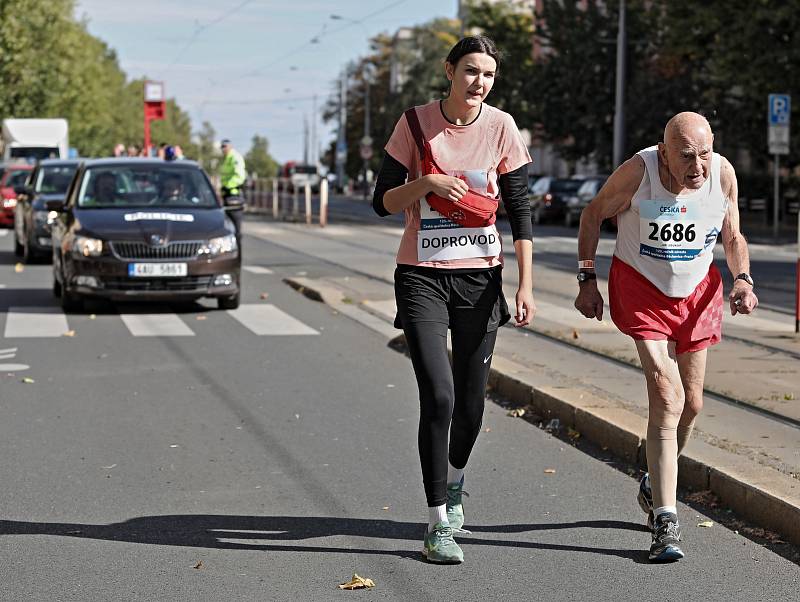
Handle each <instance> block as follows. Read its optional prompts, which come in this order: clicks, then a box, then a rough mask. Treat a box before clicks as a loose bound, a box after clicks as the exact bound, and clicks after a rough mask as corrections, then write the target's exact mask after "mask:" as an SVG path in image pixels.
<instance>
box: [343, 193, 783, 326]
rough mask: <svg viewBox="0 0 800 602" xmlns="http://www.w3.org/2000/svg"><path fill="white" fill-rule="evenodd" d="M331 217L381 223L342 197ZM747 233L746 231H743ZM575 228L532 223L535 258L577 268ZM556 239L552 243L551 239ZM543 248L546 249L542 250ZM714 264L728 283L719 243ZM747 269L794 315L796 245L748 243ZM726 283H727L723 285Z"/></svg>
mask: <svg viewBox="0 0 800 602" xmlns="http://www.w3.org/2000/svg"><path fill="white" fill-rule="evenodd" d="M330 212H331V215H332V219H334V218H335V219H350V220H358V221H364V222H368V223H373V224H374V223H380V220H381V218H379V217H378V216H377V215H375V212H374V211H373V210H372V205H371V203H370V202H367V201H363V200H360V199H359V200H357V201H353V200H350V199H348V198H345V197H341V196H333V197H331V200H330ZM382 219H383V223H387V224H397V225H402V223H403V222H402V216H401V215H396V216H390V217H386V218H382ZM497 223H498V227H499V229H500V231H501V232H502V233H504V234H506V235H508V240H510V239H511V238H510V235H511V229H510V227H509V225H508V221H507V220H506V219H505V218H504V217H500V218H498V222H497ZM745 234H747V232H745ZM577 236H578V229H577V227H575V228H565V227H564V226H563V225H555V224H549V223H548V224H539V225H536V226H534V237H535V238H536V242H535V244H534V261H535V262H536V264H541V265H544V266H547V267H550V268H554V269H558V270H564V271H567V272H568V273H570V274H571V273H573V272H574V271H575V270H576V267H575V261H576V253H577ZM602 237H603V239H605V240H606V241H607V244H610V245H612V247H611V249H612V250H613V241H614V238H615V234H613V233H609V232H603V233H602ZM554 240H555V241H558V242H557V243H556V244H553V241H554ZM542 251H546V252H542ZM601 255H602V253H601V254H599V255H598V259H599V261H598V266H597V270H598V274H599V275H600V276H601V277H604V278H605V277H607V276H608V268H609V267H610V261H603V258H602V257H601ZM715 263H716V265H717V267H718V268H719V269H720V271H721V272H722V274H723V276H724V278H725V279H726V280H725V282H726V283H727V282H729V278H730V276H729V274H730V271H729V270H728V267H727V264H726V263H725V257H724V253H723V251H722V247H721V245H719V246H718V247H717V249H716V252H715ZM750 264H751V265H750V271H751V273H752V274H753V277H754V278H755V280H756V284H757V287H756V292H757V293H758V297H759V302H760V303H761V306H762V307H764V308H767V309H771V310H773V311H778V312H781V313H786V314H792V315H794V310H795V294H796V292H795V279H796V269H797V268H796V264H797V247H796V245H790V246H787V245H783V246H778V247H771V246H769V245H764V244H751V245H750ZM726 286H727V284H726Z"/></svg>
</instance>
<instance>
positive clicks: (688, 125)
mask: <svg viewBox="0 0 800 602" xmlns="http://www.w3.org/2000/svg"><path fill="white" fill-rule="evenodd" d="M691 134H700V135H708V136H709V137H710V138H711V139H712V140H713V138H714V134H713V133H712V132H711V124H710V123H708V119H706V118H705V117H703V116H702V115H701V114H700V113H693V112H692V111H684V112H683V113H678V114H677V115H675V116H674V117H672V119H670V120H669V121H668V122H667V125H666V127H665V128H664V142H666V143H667V144H669V142H670V140H672V139H674V138H675V137H676V136H677V137H679V138H683V137H685V136H687V135H691Z"/></svg>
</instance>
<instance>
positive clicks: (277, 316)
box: [0, 303, 319, 339]
mask: <svg viewBox="0 0 800 602" xmlns="http://www.w3.org/2000/svg"><path fill="white" fill-rule="evenodd" d="M155 309H157V308H151V310H155ZM201 315H202V316H203V317H204V318H205V319H204V320H203V321H197V320H196V318H197V316H195V315H194V314H186V315H178V314H176V313H172V312H170V311H166V310H165V311H155V312H154V313H121V314H111V315H103V316H101V318H102V319H101V320H96V321H95V320H93V321H92V322H91V327H92V328H96V327H99V326H100V324H101V323H103V322H107V321H108V320H120V321H121V322H122V324H123V325H124V326H125V328H126V329H127V331H128V333H129V334H130V335H131V336H133V337H192V336H196V335H197V334H202V333H203V332H208V327H207V325H208V324H214V323H215V322H217V321H218V320H229V321H230V322H229V324H230V327H232V328H236V327H237V326H236V325H237V324H238V325H240V326H243V327H244V328H245V329H246V330H248V331H249V332H250V333H252V334H254V335H257V336H308V335H319V331H317V330H315V329H314V328H312V327H311V326H309V325H307V324H305V323H304V322H302V321H301V320H299V319H297V318H295V317H294V316H292V315H290V314H288V313H286V312H285V311H283V310H282V309H280V308H278V307H276V306H275V305H271V304H266V303H264V304H257V303H254V304H242V305H241V306H239V308H238V309H235V310H229V311H226V312H219V311H211V312H208V313H205V314H201ZM87 321H88V320H87V316H81V315H76V316H72V315H70V316H68V315H66V314H64V313H63V312H62V311H61V309H60V308H57V307H52V306H43V307H10V308H9V309H8V311H7V312H5V316H3V312H0V324H3V322H5V326H4V329H3V336H4V337H5V338H7V339H17V338H20V339H27V338H60V337H63V336H73V335H74V334H75V330H74V328H76V326H75V324H76V323H81V324H82V328H85V327H86V322H87ZM197 331H200V332H197Z"/></svg>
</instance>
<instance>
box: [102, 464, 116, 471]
mask: <svg viewBox="0 0 800 602" xmlns="http://www.w3.org/2000/svg"><path fill="white" fill-rule="evenodd" d="M116 466H117V465H116V464H112V465H111V466H103V468H105V469H106V470H111V469H112V468H116Z"/></svg>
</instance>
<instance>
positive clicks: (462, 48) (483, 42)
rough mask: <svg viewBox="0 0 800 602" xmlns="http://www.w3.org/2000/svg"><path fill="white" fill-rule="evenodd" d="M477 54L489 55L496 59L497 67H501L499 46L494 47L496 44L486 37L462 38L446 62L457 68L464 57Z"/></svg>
mask: <svg viewBox="0 0 800 602" xmlns="http://www.w3.org/2000/svg"><path fill="white" fill-rule="evenodd" d="M475 52H480V53H482V54H488V55H489V56H490V57H492V58H493V59H494V62H495V63H497V66H498V67H499V66H500V51H499V50H497V46H495V45H494V42H493V41H492V40H491V39H489V38H487V37H486V36H467V37H466V38H461V39H460V40H459V41H458V42H456V45H455V46H453V47H452V48H451V49H450V54H448V55H447V59H446V60H447V62H448V63H450V64H451V65H453V67H455V66H456V65H458V61H460V60H461V57H462V56H465V55H467V54H473V53H475Z"/></svg>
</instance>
